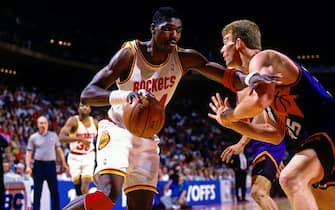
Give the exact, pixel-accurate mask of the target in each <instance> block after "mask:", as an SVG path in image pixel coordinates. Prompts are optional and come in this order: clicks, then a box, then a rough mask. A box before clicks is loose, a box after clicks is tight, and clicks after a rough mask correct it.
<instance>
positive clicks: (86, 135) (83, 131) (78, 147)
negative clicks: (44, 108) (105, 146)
mask: <svg viewBox="0 0 335 210" xmlns="http://www.w3.org/2000/svg"><path fill="white" fill-rule="evenodd" d="M75 117H76V119H77V121H78V129H77V131H76V132H75V133H74V134H71V136H72V137H77V138H81V139H88V140H90V141H91V144H90V147H89V148H87V147H85V145H84V144H83V143H81V142H78V141H75V142H71V143H70V151H71V152H74V153H78V154H86V153H89V152H92V151H93V150H94V145H93V139H94V138H95V137H96V135H97V134H98V129H97V128H96V126H95V124H94V120H93V117H89V118H90V127H88V128H87V127H85V125H84V124H83V123H82V122H81V121H80V120H79V116H78V115H76V116H75Z"/></svg>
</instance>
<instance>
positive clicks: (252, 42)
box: [221, 20, 262, 50]
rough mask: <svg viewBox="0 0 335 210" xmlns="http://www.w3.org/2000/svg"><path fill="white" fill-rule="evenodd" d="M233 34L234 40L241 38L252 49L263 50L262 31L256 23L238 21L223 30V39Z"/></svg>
mask: <svg viewBox="0 0 335 210" xmlns="http://www.w3.org/2000/svg"><path fill="white" fill-rule="evenodd" d="M228 33H231V34H232V38H233V40H236V39H237V38H240V39H241V40H242V41H243V42H244V43H245V45H246V46H247V47H248V48H250V49H259V50H261V49H262V44H261V31H260V29H259V27H258V25H257V24H256V23H255V22H252V21H250V20H236V21H233V22H231V23H229V24H227V25H226V26H225V27H224V28H223V29H222V32H221V34H222V37H224V36H225V35H227V34H228Z"/></svg>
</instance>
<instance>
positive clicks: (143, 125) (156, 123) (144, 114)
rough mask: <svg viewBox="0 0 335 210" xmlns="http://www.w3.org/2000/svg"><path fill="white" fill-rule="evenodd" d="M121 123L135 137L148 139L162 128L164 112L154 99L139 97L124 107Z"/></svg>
mask: <svg viewBox="0 0 335 210" xmlns="http://www.w3.org/2000/svg"><path fill="white" fill-rule="evenodd" d="M123 122H124V125H125V127H126V128H127V129H128V131H129V132H131V133H132V134H134V135H135V136H138V137H144V138H149V137H152V136H153V135H155V134H157V133H159V131H160V130H161V129H162V128H163V126H164V123H165V110H164V107H162V106H161V104H160V103H159V101H158V100H157V99H156V98H155V97H153V96H145V97H141V98H140V99H134V100H133V102H132V103H131V104H130V103H127V104H125V105H124V108H123Z"/></svg>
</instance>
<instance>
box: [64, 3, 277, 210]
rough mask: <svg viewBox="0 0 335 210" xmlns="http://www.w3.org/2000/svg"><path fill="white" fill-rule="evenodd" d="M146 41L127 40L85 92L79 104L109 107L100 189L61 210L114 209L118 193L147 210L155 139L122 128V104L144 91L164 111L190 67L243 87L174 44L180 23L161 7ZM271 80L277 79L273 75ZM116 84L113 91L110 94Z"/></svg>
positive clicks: (235, 76)
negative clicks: (134, 134) (155, 100)
mask: <svg viewBox="0 0 335 210" xmlns="http://www.w3.org/2000/svg"><path fill="white" fill-rule="evenodd" d="M150 30H151V34H152V37H151V39H150V40H149V41H144V42H143V41H139V40H134V41H129V42H125V43H124V44H123V46H122V48H121V49H120V50H119V51H118V52H117V53H116V54H115V55H114V56H113V57H112V59H111V61H110V63H109V64H108V65H107V66H105V67H104V68H103V69H101V70H100V71H99V72H98V73H97V74H96V75H95V76H94V78H93V80H92V81H91V82H90V83H89V84H88V86H87V87H86V88H85V89H84V90H83V92H82V94H81V101H82V103H84V104H88V105H91V106H111V107H110V109H109V111H108V116H107V119H105V120H101V121H100V122H99V129H98V137H97V168H96V170H95V176H94V178H95V181H96V184H97V188H98V190H97V191H96V192H94V193H89V194H86V195H82V196H80V197H78V198H76V199H75V200H73V201H71V202H70V203H69V204H68V205H67V206H66V207H65V208H64V209H66V210H69V209H71V210H74V209H90V210H93V209H94V210H96V209H99V210H110V209H113V207H114V205H115V202H116V200H117V199H118V198H119V196H120V193H121V191H122V189H123V190H124V192H125V194H126V196H127V208H128V210H151V209H152V204H153V197H154V193H157V189H156V185H157V179H158V171H159V147H158V144H159V138H158V136H157V135H155V136H153V137H152V138H139V137H136V136H133V135H132V134H131V133H129V132H128V130H126V129H125V128H124V125H123V122H122V106H123V104H125V103H127V102H130V103H131V102H132V99H133V98H134V97H139V96H140V95H145V94H147V92H149V93H151V94H154V96H155V97H156V98H157V99H158V100H159V101H160V102H161V104H162V105H163V106H164V107H165V106H166V105H167V104H168V102H169V101H170V99H171V97H172V96H173V94H174V92H175V90H176V88H177V85H178V83H179V81H180V79H181V78H182V76H183V75H184V74H185V73H186V72H187V71H188V70H190V69H192V70H196V71H198V72H199V73H201V74H202V75H204V76H206V77H207V78H209V79H211V80H214V81H216V82H219V83H223V84H224V85H225V86H226V87H227V88H230V89H242V88H244V87H247V85H246V84H245V81H244V80H245V78H248V77H246V75H245V74H243V73H241V72H239V71H236V70H234V69H225V68H224V67H223V66H221V65H219V64H217V63H213V62H209V61H208V60H207V59H206V58H205V57H204V56H203V55H202V54H200V53H199V52H198V51H196V50H193V49H183V48H180V47H178V46H177V43H178V41H179V39H180V38H181V32H182V21H181V19H180V17H179V16H178V14H177V12H176V11H175V10H174V9H173V8H171V7H161V8H159V9H158V10H157V11H156V12H155V14H154V16H153V19H152V24H151V28H150ZM273 76H274V77H275V75H273ZM273 76H272V75H271V76H266V75H259V74H258V75H254V76H253V77H251V79H250V81H249V78H248V81H249V82H251V83H252V84H259V82H261V83H262V82H272V81H273V80H274V77H273ZM113 84H116V85H117V87H118V89H117V90H112V91H110V90H108V88H109V87H111V86H112V85H113Z"/></svg>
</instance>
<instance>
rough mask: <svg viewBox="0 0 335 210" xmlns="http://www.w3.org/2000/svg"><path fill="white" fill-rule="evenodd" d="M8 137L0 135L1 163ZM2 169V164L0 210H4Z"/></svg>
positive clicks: (1, 172)
mask: <svg viewBox="0 0 335 210" xmlns="http://www.w3.org/2000/svg"><path fill="white" fill-rule="evenodd" d="M8 142H9V136H8V135H5V134H4V133H0V162H1V163H2V161H3V160H2V154H3V150H4V148H5V147H7V146H8ZM3 174H4V169H3V164H1V165H0V210H2V209H4V205H3V204H4V197H5V194H4V192H5V184H4V177H3Z"/></svg>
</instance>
